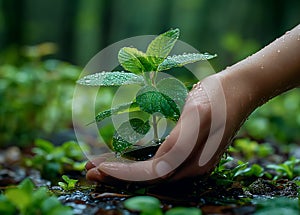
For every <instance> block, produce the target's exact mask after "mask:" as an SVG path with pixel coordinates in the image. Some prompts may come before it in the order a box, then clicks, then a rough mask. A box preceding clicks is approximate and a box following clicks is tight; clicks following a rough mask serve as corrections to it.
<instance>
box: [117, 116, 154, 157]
mask: <svg viewBox="0 0 300 215" xmlns="http://www.w3.org/2000/svg"><path fill="white" fill-rule="evenodd" d="M149 130H150V124H149V121H146V122H144V121H143V120H141V119H138V118H133V119H130V120H129V121H128V122H124V123H123V124H122V125H121V126H120V127H119V128H118V129H117V131H116V133H115V134H114V136H113V141H112V145H113V149H114V151H116V152H122V151H124V150H126V149H127V148H128V147H130V146H131V145H133V144H134V143H135V142H137V141H138V140H139V139H141V138H143V136H144V135H145V134H147V133H148V131H149ZM123 137H126V140H124V139H123Z"/></svg>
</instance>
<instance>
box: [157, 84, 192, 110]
mask: <svg viewBox="0 0 300 215" xmlns="http://www.w3.org/2000/svg"><path fill="white" fill-rule="evenodd" d="M156 87H157V89H158V90H159V92H161V93H162V94H164V95H166V96H168V97H169V98H170V99H172V100H173V101H174V102H175V103H176V104H177V107H178V109H179V110H180V112H181V111H182V109H183V106H184V104H185V99H186V97H187V95H188V90H187V88H186V87H185V86H184V84H183V83H182V82H181V81H179V80H178V79H176V78H165V79H162V80H160V81H159V82H158V83H157V84H156Z"/></svg>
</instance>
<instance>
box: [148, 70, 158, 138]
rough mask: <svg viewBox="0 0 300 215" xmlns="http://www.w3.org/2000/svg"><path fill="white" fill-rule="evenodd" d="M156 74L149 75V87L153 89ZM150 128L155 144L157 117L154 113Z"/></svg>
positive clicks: (153, 72) (154, 72)
mask: <svg viewBox="0 0 300 215" xmlns="http://www.w3.org/2000/svg"><path fill="white" fill-rule="evenodd" d="M156 73H157V72H156V71H152V72H150V73H149V77H150V80H151V85H152V86H153V87H155V85H156V83H155V80H156V75H157V74H156ZM152 126H153V139H154V141H155V142H157V141H158V131H157V116H156V114H155V113H154V114H153V115H152Z"/></svg>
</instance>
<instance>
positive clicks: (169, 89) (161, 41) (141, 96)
mask: <svg viewBox="0 0 300 215" xmlns="http://www.w3.org/2000/svg"><path fill="white" fill-rule="evenodd" d="M178 37H179V29H174V30H169V31H167V32H165V33H163V34H161V35H159V36H157V37H156V38H155V39H154V40H153V41H151V42H150V44H149V45H148V47H147V50H146V52H145V53H144V52H142V51H140V50H138V49H136V48H134V47H123V48H122V49H121V50H120V51H119V54H118V60H119V63H120V65H121V66H122V67H123V68H124V70H125V71H126V72H124V71H121V72H120V71H112V72H110V71H107V72H101V73H96V74H92V75H88V76H86V77H83V78H82V79H80V80H79V81H77V83H79V84H83V85H88V86H106V87H107V86H122V85H131V84H137V85H140V86H141V88H140V90H139V91H138V92H137V94H136V97H135V98H134V100H133V101H132V102H130V103H126V104H121V105H119V106H117V107H112V108H111V109H109V110H105V111H103V112H100V113H98V114H97V116H96V119H95V121H96V122H100V121H102V120H104V119H105V118H107V117H110V116H112V115H118V114H124V113H126V112H127V113H129V114H131V117H130V118H129V120H128V121H125V122H124V123H123V124H121V125H120V126H119V127H118V128H116V132H115V134H114V135H113V138H112V141H111V142H109V143H108V144H107V145H108V146H109V148H110V149H111V150H113V151H115V152H117V153H118V154H122V155H124V154H125V155H126V153H127V155H128V154H129V153H128V151H130V150H132V149H133V148H134V146H135V144H136V143H137V142H138V141H140V140H141V139H142V138H143V137H144V136H145V135H146V134H147V133H148V132H149V131H150V130H152V132H153V138H152V141H150V144H152V145H155V144H159V143H161V142H162V140H161V139H163V138H164V136H162V137H159V134H158V124H159V122H160V120H161V119H162V118H166V119H167V120H171V121H174V122H176V121H177V120H178V119H179V116H180V112H181V110H182V108H183V105H184V102H185V98H186V96H187V93H188V90H187V88H186V87H185V86H184V84H183V83H182V82H180V81H179V80H177V79H175V78H172V77H171V78H170V77H168V78H162V79H159V78H158V73H159V72H162V71H166V70H170V69H172V68H176V67H182V66H184V65H186V64H189V63H194V62H197V61H201V60H209V59H212V58H214V57H215V56H216V55H210V54H208V53H205V54H200V53H185V54H181V55H173V56H169V53H170V52H171V50H172V49H173V47H174V45H175V43H176V41H177V39H178Z"/></svg>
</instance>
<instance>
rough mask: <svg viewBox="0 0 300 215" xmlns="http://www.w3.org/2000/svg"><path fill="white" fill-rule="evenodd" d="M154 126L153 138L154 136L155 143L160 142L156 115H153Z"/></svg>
mask: <svg viewBox="0 0 300 215" xmlns="http://www.w3.org/2000/svg"><path fill="white" fill-rule="evenodd" d="M152 126H153V136H154V138H153V139H154V141H155V142H157V141H158V132H157V118H156V114H153V116H152Z"/></svg>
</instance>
